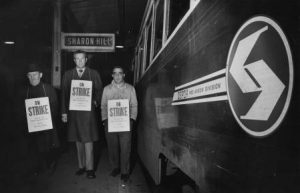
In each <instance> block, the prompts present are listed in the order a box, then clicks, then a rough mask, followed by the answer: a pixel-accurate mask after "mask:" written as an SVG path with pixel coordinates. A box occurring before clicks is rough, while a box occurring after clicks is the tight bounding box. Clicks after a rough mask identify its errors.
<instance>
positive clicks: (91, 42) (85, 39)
mask: <svg viewBox="0 0 300 193" xmlns="http://www.w3.org/2000/svg"><path fill="white" fill-rule="evenodd" d="M115 42H116V41H115V34H113V33H63V32H62V33H61V48H62V49H63V50H67V51H76V50H83V51H86V52H114V51H115Z"/></svg>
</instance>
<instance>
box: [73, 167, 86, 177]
mask: <svg viewBox="0 0 300 193" xmlns="http://www.w3.org/2000/svg"><path fill="white" fill-rule="evenodd" d="M84 172H85V168H79V170H77V171H76V172H75V174H76V175H77V176H81V175H82V174H84Z"/></svg>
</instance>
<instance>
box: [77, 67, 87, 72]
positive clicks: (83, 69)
mask: <svg viewBox="0 0 300 193" xmlns="http://www.w3.org/2000/svg"><path fill="white" fill-rule="evenodd" d="M85 69H86V67H84V68H77V67H76V71H77V72H79V70H82V72H84V71H85Z"/></svg>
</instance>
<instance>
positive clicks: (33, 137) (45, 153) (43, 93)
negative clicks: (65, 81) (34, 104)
mask: <svg viewBox="0 0 300 193" xmlns="http://www.w3.org/2000/svg"><path fill="white" fill-rule="evenodd" d="M42 76H43V73H42V70H41V67H40V64H38V63H37V62H35V61H34V62H30V63H29V65H28V69H27V77H28V80H29V86H28V87H27V88H26V93H25V95H26V96H25V98H26V99H32V98H40V97H48V98H49V104H50V112H51V117H52V125H53V128H52V129H50V130H44V131H37V132H32V133H28V137H29V139H30V141H29V146H30V149H31V150H32V151H34V152H35V153H37V154H38V166H37V170H36V171H35V172H40V171H41V170H42V169H44V166H46V167H48V168H49V169H55V168H51V167H54V166H55V165H56V158H57V155H56V154H57V150H58V149H57V148H58V147H59V145H60V144H59V140H58V134H57V115H58V100H57V95H56V91H55V89H54V88H53V87H52V86H51V85H49V84H47V83H44V82H43V81H42V80H41V78H42Z"/></svg>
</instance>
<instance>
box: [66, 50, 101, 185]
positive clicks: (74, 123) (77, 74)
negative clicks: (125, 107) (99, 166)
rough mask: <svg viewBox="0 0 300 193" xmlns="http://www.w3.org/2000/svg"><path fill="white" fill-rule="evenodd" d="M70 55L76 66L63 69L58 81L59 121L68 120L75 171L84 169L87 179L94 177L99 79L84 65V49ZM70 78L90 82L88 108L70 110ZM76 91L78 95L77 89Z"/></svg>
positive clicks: (99, 95)
mask: <svg viewBox="0 0 300 193" xmlns="http://www.w3.org/2000/svg"><path fill="white" fill-rule="evenodd" d="M73 58H74V62H75V64H76V67H75V68H73V69H71V70H69V71H66V73H65V74H64V77H63V80H62V121H63V122H65V123H66V122H68V140H69V141H71V142H73V141H74V142H76V147H77V156H78V166H79V169H78V170H77V171H76V173H75V174H76V175H82V174H84V173H85V172H86V175H87V178H89V179H92V178H95V177H96V175H95V172H94V155H93V142H94V141H97V140H98V138H99V136H98V128H97V122H96V114H95V108H96V107H97V106H98V105H99V104H100V102H101V95H102V82H101V79H100V75H99V73H98V72H97V71H96V70H93V69H91V68H89V67H87V66H86V62H87V56H86V53H85V52H83V51H76V52H74V54H73ZM74 80H82V81H89V82H91V83H92V92H91V93H90V94H91V103H90V104H89V105H90V109H91V110H74V109H72V110H70V106H69V105H70V95H71V92H74V88H71V84H72V82H73V81H74ZM71 89H72V91H71ZM76 91H77V94H78V92H79V91H78V90H76ZM80 93H81V92H80ZM80 93H79V94H80ZM87 94H89V93H87Z"/></svg>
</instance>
